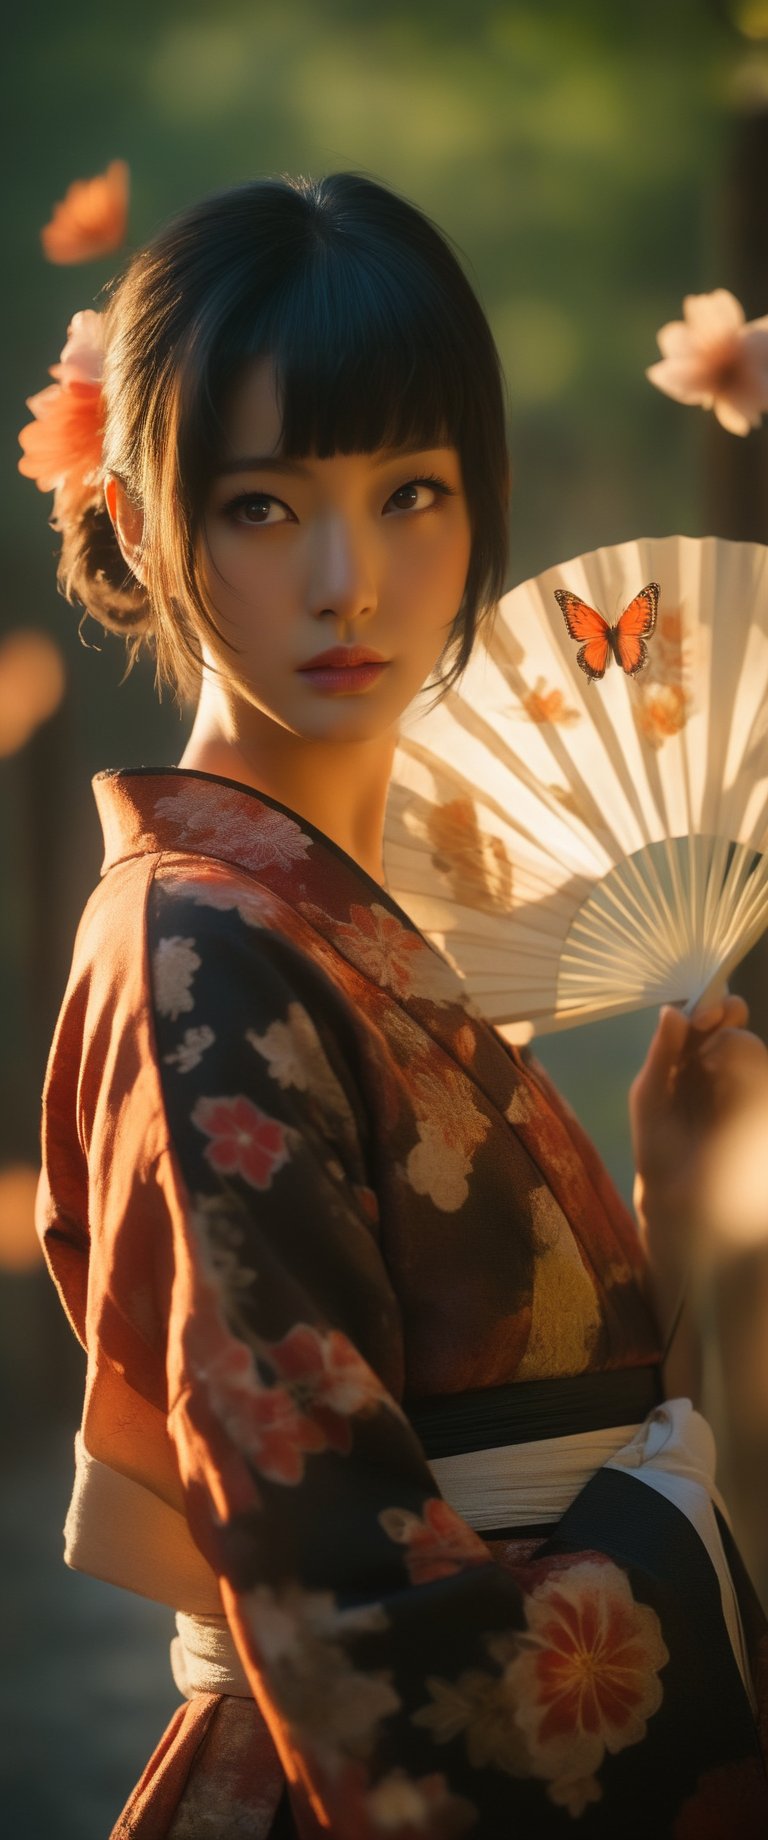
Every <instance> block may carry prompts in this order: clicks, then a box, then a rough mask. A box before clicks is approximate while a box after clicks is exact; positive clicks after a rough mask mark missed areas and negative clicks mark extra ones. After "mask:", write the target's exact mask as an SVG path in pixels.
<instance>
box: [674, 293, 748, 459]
mask: <svg viewBox="0 0 768 1840" xmlns="http://www.w3.org/2000/svg"><path fill="white" fill-rule="evenodd" d="M683 313H684V315H685V318H684V319H674V320H669V321H668V323H667V325H666V326H662V327H661V329H660V331H659V332H658V333H657V334H656V337H657V339H658V343H659V350H660V352H661V354H662V356H661V359H660V360H659V362H658V363H657V364H651V365H650V366H649V368H648V369H647V370H646V373H645V374H646V377H648V378H649V380H650V382H651V383H652V384H654V386H655V388H656V389H657V390H663V391H664V394H665V395H666V396H673V397H675V399H676V401H677V402H682V403H700V404H701V407H702V408H703V409H713V410H714V412H715V415H716V417H717V420H718V421H719V422H720V424H721V426H722V427H723V428H727V430H728V432H729V434H749V431H750V428H759V426H760V419H761V416H763V415H764V414H765V413H766V412H767V411H768V315H766V316H765V318H763V319H753V320H750V321H749V322H748V323H747V321H746V319H745V315H744V308H743V307H742V306H741V304H740V302H739V301H738V300H737V299H736V297H735V295H733V294H729V293H728V290H727V289H726V288H716V289H715V290H714V293H712V294H687V295H686V297H685V300H684V301H683Z"/></svg>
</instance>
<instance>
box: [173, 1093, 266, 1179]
mask: <svg viewBox="0 0 768 1840" xmlns="http://www.w3.org/2000/svg"><path fill="white" fill-rule="evenodd" d="M191 1117H192V1123H193V1125H195V1126H196V1128H197V1130H198V1131H204V1132H205V1134H206V1136H207V1137H209V1138H210V1140H211V1141H210V1143H209V1144H207V1145H206V1148H205V1156H206V1160H207V1162H209V1163H210V1165H211V1168H212V1169H216V1170H218V1171H219V1173H220V1174H221V1175H239V1176H242V1178H243V1181H245V1182H248V1183H250V1186H251V1188H269V1187H270V1186H271V1183H272V1178H273V1176H274V1175H275V1174H276V1172H277V1170H278V1169H282V1167H283V1164H284V1163H287V1161H288V1156H289V1150H288V1140H289V1135H290V1133H289V1132H288V1130H287V1129H286V1126H285V1125H283V1124H281V1123H280V1121H279V1119H277V1118H270V1117H269V1114H268V1113H267V1112H263V1111H262V1110H261V1107H260V1106H258V1105H254V1103H253V1100H252V1099H249V1098H247V1097H246V1095H245V1094H244V1093H239V1094H236V1095H235V1096H234V1098H229V1099H224V1098H222V1099H198V1101H197V1104H196V1106H195V1108H194V1111H193V1112H192V1114H191Z"/></svg>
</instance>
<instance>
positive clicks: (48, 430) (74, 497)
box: [19, 308, 104, 530]
mask: <svg viewBox="0 0 768 1840" xmlns="http://www.w3.org/2000/svg"><path fill="white" fill-rule="evenodd" d="M103 364H104V320H103V315H102V314H100V313H95V312H94V311H93V310H92V309H91V308H88V309H86V310H85V311H84V312H82V313H76V314H75V316H74V319H73V320H72V321H71V323H70V325H69V328H68V331H67V342H66V345H65V346H64V350H63V351H62V354H61V358H60V360H59V362H58V364H53V365H51V376H52V377H55V378H56V382H55V383H49V384H48V386H47V388H46V389H44V390H39V391H38V393H37V395H36V396H29V397H28V398H27V408H28V409H31V410H32V414H33V416H34V418H35V419H34V421H32V422H28V423H27V425H26V427H24V428H22V430H21V433H20V435H19V441H20V443H21V446H22V448H23V450H24V451H23V456H22V458H21V460H20V461H19V472H20V473H23V474H24V475H25V477H26V478H27V479H34V482H35V485H36V486H37V487H38V489H39V490H40V491H41V492H53V493H54V494H55V497H54V504H53V517H52V519H51V522H52V524H53V526H54V529H57V530H58V529H61V527H62V524H63V523H64V522H67V521H69V520H70V519H72V518H73V517H77V516H78V515H79V513H80V512H82V511H83V510H84V509H85V507H86V506H87V505H88V504H89V503H90V502H91V501H92V500H96V499H98V497H99V495H100V492H101V485H102V450H103V442H104V410H103V401H102V393H101V378H102V370H103Z"/></svg>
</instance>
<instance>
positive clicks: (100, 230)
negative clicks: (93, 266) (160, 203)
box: [40, 160, 130, 263]
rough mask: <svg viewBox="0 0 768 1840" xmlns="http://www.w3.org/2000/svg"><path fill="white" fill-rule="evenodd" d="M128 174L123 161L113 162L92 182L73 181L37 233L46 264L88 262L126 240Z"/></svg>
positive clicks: (87, 180) (90, 180) (107, 252)
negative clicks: (49, 217)
mask: <svg viewBox="0 0 768 1840" xmlns="http://www.w3.org/2000/svg"><path fill="white" fill-rule="evenodd" d="M129 189H130V175H129V170H128V166H127V164H126V161H125V160H112V162H111V164H110V165H109V166H108V167H107V169H106V172H103V173H99V174H98V175H97V177H96V178H95V179H76V180H75V181H74V184H73V185H70V187H69V190H68V191H67V193H66V195H65V197H64V198H62V199H61V201H60V203H59V204H56V205H54V207H53V216H52V218H51V221H50V223H49V224H46V225H45V227H44V229H42V230H41V232H40V240H41V242H42V245H43V250H44V252H45V254H46V256H47V257H48V261H49V262H59V263H69V262H91V261H93V260H94V258H95V257H96V256H104V255H108V254H109V251H110V250H111V249H119V247H120V244H121V243H122V242H124V241H125V232H126V228H127V224H128V197H129Z"/></svg>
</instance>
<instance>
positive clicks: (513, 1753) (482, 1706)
mask: <svg viewBox="0 0 768 1840" xmlns="http://www.w3.org/2000/svg"><path fill="white" fill-rule="evenodd" d="M426 1686H427V1690H428V1692H429V1693H430V1694H431V1702H430V1703H429V1704H427V1705H426V1706H420V1707H419V1708H418V1711H416V1712H414V1713H412V1714H411V1718H412V1722H413V1724H414V1725H419V1726H421V1727H422V1728H423V1729H425V1730H427V1731H428V1732H429V1733H430V1735H431V1737H432V1739H433V1741H434V1743H435V1744H452V1743H453V1742H454V1741H455V1739H456V1738H463V1741H464V1745H465V1748H466V1753H467V1758H468V1761H469V1763H470V1764H471V1766H472V1768H473V1769H474V1770H485V1769H488V1767H489V1766H490V1767H491V1768H492V1769H495V1770H503V1771H504V1773H505V1775H507V1776H521V1777H522V1776H531V1775H532V1774H533V1770H532V1767H531V1762H530V1759H529V1756H528V1748H527V1744H526V1740H525V1736H524V1733H523V1732H522V1731H521V1730H520V1728H519V1726H518V1725H517V1724H516V1722H515V1714H516V1710H517V1696H516V1693H515V1690H514V1688H513V1687H512V1686H511V1685H510V1683H509V1681H508V1680H507V1679H506V1678H505V1677H504V1675H502V1676H501V1677H500V1676H499V1675H498V1674H489V1673H487V1672H485V1670H484V1669H482V1668H471V1669H468V1670H467V1671H466V1672H465V1673H463V1674H460V1675H459V1678H458V1680H441V1679H440V1678H439V1677H438V1676H432V1675H430V1676H429V1678H428V1679H427V1682H426Z"/></svg>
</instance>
